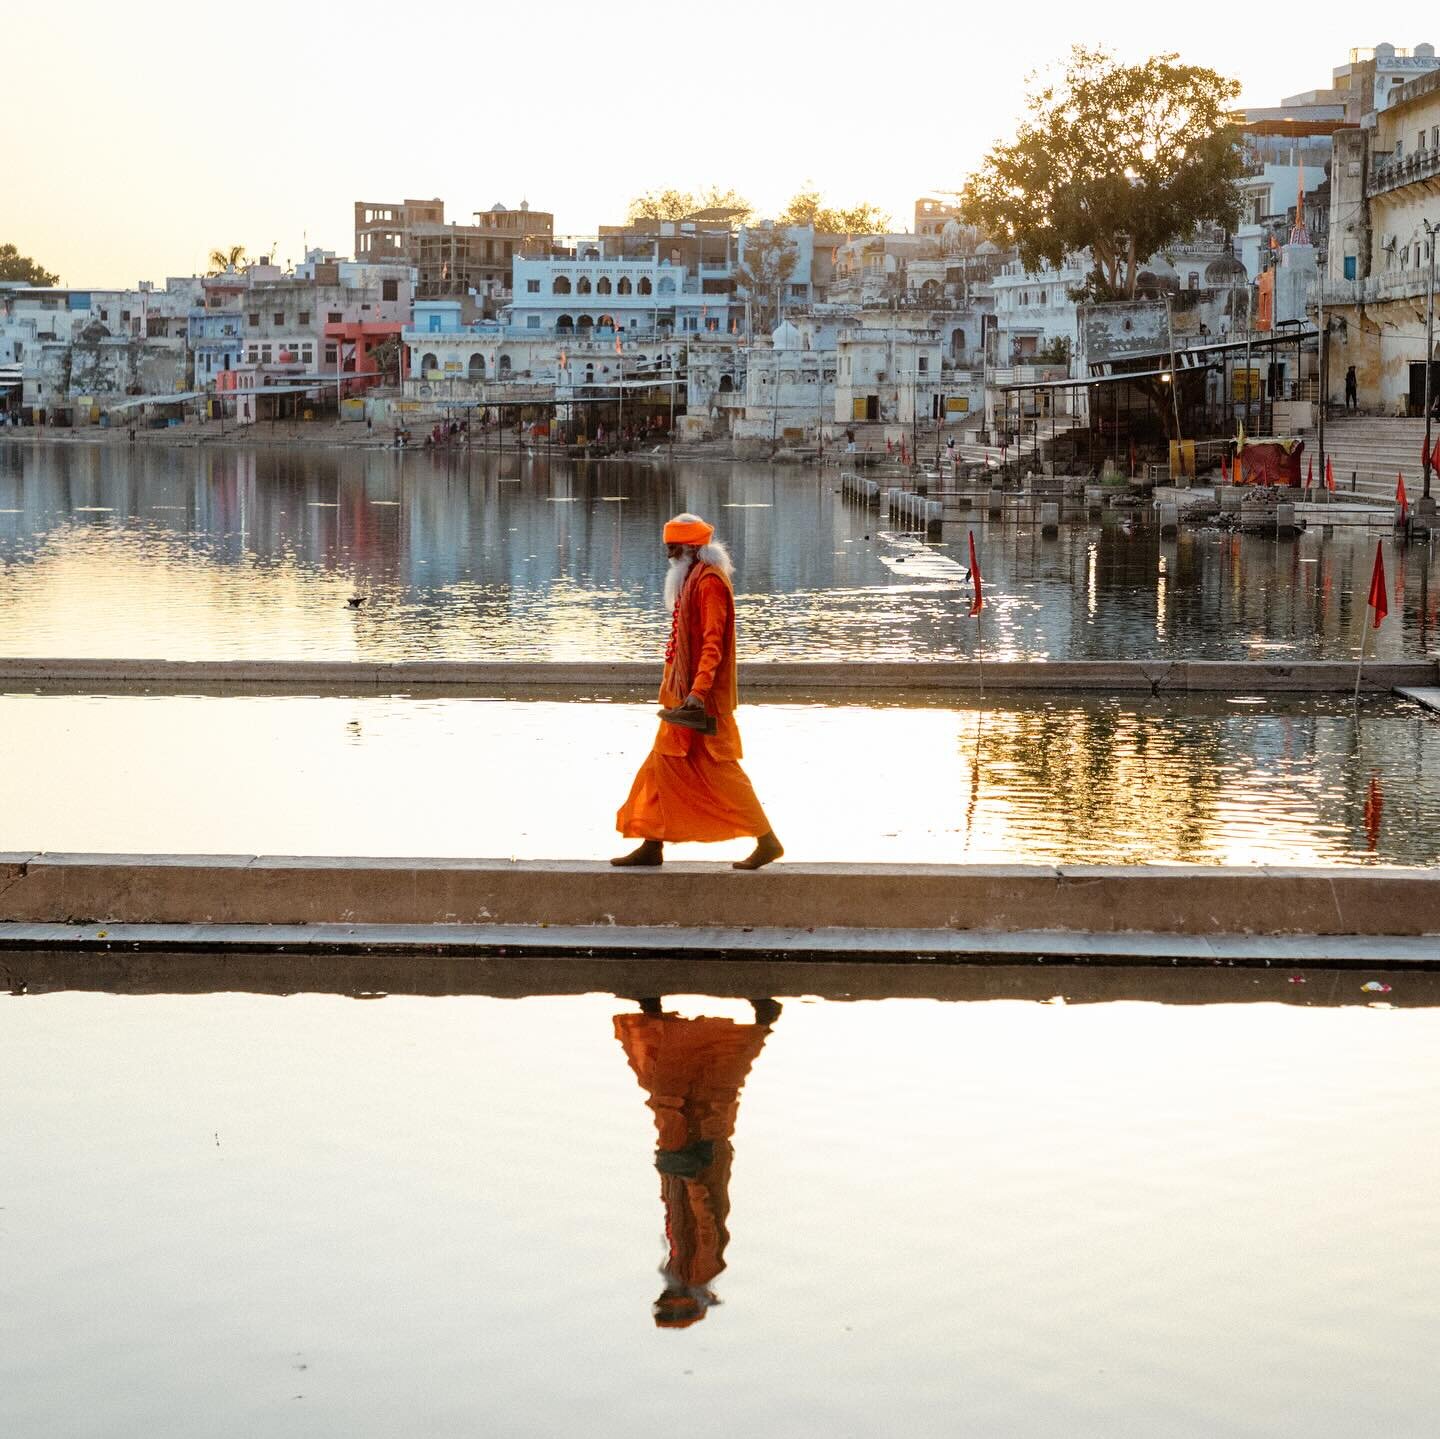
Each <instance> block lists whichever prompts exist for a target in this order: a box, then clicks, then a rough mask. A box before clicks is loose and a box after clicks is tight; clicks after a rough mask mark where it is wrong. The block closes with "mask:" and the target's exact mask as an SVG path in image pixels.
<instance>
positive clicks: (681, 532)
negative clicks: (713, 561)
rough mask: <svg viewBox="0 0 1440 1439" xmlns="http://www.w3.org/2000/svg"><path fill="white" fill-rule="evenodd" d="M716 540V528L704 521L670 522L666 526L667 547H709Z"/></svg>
mask: <svg viewBox="0 0 1440 1439" xmlns="http://www.w3.org/2000/svg"><path fill="white" fill-rule="evenodd" d="M714 538H715V526H714V525H707V524H706V523H705V521H704V520H670V521H668V522H667V523H666V525H665V543H666V544H667V545H694V546H695V547H696V548H697V549H698V548H699V547H700V546H701V545H708V544H709V543H710V541H711V540H712V539H714Z"/></svg>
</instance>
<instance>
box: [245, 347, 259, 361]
mask: <svg viewBox="0 0 1440 1439" xmlns="http://www.w3.org/2000/svg"><path fill="white" fill-rule="evenodd" d="M245 358H246V359H247V360H248V361H249V362H250V363H251V364H252V365H255V364H259V362H260V350H259V348H258V346H255V345H251V346H250V352H249V353H248V354H247V355H246V356H245Z"/></svg>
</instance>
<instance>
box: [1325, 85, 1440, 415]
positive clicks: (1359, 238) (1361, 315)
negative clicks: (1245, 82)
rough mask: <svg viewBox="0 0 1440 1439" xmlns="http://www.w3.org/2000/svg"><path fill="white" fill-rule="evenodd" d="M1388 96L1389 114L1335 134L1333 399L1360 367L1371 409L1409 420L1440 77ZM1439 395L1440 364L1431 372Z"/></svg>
mask: <svg viewBox="0 0 1440 1439" xmlns="http://www.w3.org/2000/svg"><path fill="white" fill-rule="evenodd" d="M1387 98H1388V103H1387V104H1386V106H1385V108H1384V109H1382V110H1378V111H1376V112H1375V113H1373V114H1372V115H1370V116H1367V117H1366V122H1365V123H1363V124H1361V125H1360V126H1358V127H1356V128H1354V129H1351V130H1343V131H1341V132H1339V133H1338V134H1337V136H1336V150H1335V166H1334V169H1335V174H1334V179H1333V181H1332V184H1331V195H1330V253H1329V259H1328V265H1327V267H1326V271H1325V273H1326V283H1325V287H1324V300H1325V304H1326V307H1327V310H1328V311H1329V314H1328V315H1327V322H1328V323H1327V328H1328V330H1329V333H1330V344H1331V351H1330V361H1329V365H1328V373H1329V375H1330V377H1331V385H1330V388H1331V391H1332V393H1334V392H1337V391H1338V390H1339V383H1338V379H1337V377H1339V376H1342V375H1344V373H1345V372H1346V370H1347V369H1348V368H1349V367H1350V366H1352V365H1353V366H1354V367H1355V373H1356V382H1357V386H1358V391H1359V400H1360V403H1361V404H1362V405H1364V406H1366V407H1367V408H1376V409H1381V410H1384V411H1386V412H1389V413H1400V414H1403V413H1407V412H1409V413H1416V412H1418V411H1419V410H1420V408H1421V407H1422V406H1423V403H1424V393H1425V360H1426V355H1425V327H1426V316H1427V309H1428V307H1429V304H1430V296H1429V291H1430V277H1431V276H1432V275H1433V274H1434V273H1435V271H1434V269H1433V268H1432V263H1431V262H1432V254H1431V249H1432V246H1433V245H1434V243H1435V240H1436V234H1435V226H1437V225H1440V70H1430V71H1429V72H1428V73H1424V74H1422V75H1421V76H1420V77H1419V78H1417V79H1414V80H1411V81H1409V82H1408V83H1406V84H1403V85H1401V86H1399V87H1398V88H1395V87H1392V88H1391V89H1390V90H1389V92H1388V96H1387ZM1427 225H1428V226H1429V227H1430V228H1429V230H1427V228H1426V227H1427ZM1437 348H1440V347H1437ZM1430 358H1431V361H1432V365H1433V364H1434V361H1435V360H1436V356H1435V355H1432V356H1431V357H1430ZM1437 392H1440V365H1435V366H1434V369H1432V382H1431V393H1432V395H1433V394H1435V393H1437Z"/></svg>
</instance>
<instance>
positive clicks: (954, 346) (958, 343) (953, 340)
mask: <svg viewBox="0 0 1440 1439" xmlns="http://www.w3.org/2000/svg"><path fill="white" fill-rule="evenodd" d="M950 353H951V355H953V356H959V355H963V354H964V353H965V331H964V330H956V331H955V333H954V334H953V335H951V336H950Z"/></svg>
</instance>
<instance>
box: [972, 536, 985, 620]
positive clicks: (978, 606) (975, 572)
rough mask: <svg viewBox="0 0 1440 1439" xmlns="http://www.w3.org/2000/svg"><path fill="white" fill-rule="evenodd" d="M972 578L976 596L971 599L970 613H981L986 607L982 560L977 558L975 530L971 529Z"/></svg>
mask: <svg viewBox="0 0 1440 1439" xmlns="http://www.w3.org/2000/svg"><path fill="white" fill-rule="evenodd" d="M970 578H971V579H972V580H973V581H974V582H975V598H974V599H973V600H971V601H970V613H971V614H972V615H977V616H978V615H979V613H980V611H981V610H983V609H984V608H985V597H984V595H983V594H982V593H981V590H980V561H979V560H978V559H976V558H975V531H974V530H971V531H970Z"/></svg>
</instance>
